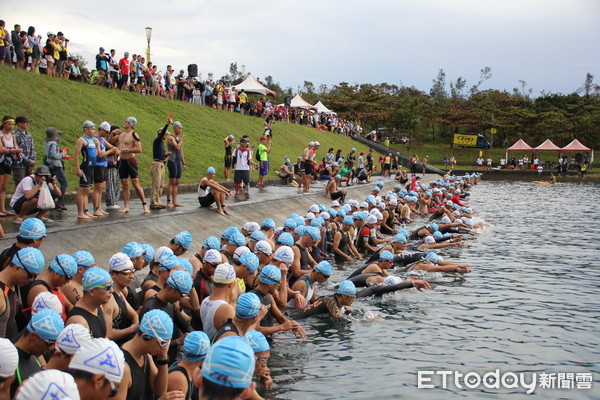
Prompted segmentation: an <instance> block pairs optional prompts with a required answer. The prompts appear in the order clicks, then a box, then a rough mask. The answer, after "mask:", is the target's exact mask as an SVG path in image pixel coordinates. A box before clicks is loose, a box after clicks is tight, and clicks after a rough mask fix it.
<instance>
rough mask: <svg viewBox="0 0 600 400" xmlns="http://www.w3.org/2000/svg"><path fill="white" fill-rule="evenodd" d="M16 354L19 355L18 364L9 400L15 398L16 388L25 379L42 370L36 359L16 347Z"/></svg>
mask: <svg viewBox="0 0 600 400" xmlns="http://www.w3.org/2000/svg"><path fill="white" fill-rule="evenodd" d="M17 352H18V353H19V364H17V370H16V371H15V374H16V376H15V380H14V381H13V383H12V385H11V386H10V398H11V399H12V398H13V397H14V396H15V393H16V391H17V388H18V387H19V385H20V384H21V383H23V381H24V380H25V379H27V378H29V377H30V376H32V375H34V374H35V373H37V372H40V371H41V370H42V364H41V363H40V361H39V360H38V358H37V357H35V356H32V355H31V354H27V353H25V352H24V351H23V350H21V349H20V348H18V347H17Z"/></svg>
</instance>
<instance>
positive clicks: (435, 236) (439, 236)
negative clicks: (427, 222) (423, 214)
mask: <svg viewBox="0 0 600 400" xmlns="http://www.w3.org/2000/svg"><path fill="white" fill-rule="evenodd" d="M442 237H444V235H442V232H440V231H435V232H433V238H434V239H441V238H442Z"/></svg>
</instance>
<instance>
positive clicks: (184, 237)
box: [173, 231, 192, 249]
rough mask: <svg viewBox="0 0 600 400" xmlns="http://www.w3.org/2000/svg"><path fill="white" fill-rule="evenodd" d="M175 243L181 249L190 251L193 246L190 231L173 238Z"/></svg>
mask: <svg viewBox="0 0 600 400" xmlns="http://www.w3.org/2000/svg"><path fill="white" fill-rule="evenodd" d="M173 241H174V242H175V243H178V244H179V245H180V246H181V247H183V248H186V249H189V248H190V246H191V245H192V234H191V233H189V232H188V231H181V232H179V233H178V234H177V235H175V237H174V238H173Z"/></svg>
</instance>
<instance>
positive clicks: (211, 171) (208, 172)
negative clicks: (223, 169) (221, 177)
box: [206, 167, 217, 175]
mask: <svg viewBox="0 0 600 400" xmlns="http://www.w3.org/2000/svg"><path fill="white" fill-rule="evenodd" d="M216 173H217V170H216V169H215V167H208V168H207V169H206V174H207V175H208V174H216Z"/></svg>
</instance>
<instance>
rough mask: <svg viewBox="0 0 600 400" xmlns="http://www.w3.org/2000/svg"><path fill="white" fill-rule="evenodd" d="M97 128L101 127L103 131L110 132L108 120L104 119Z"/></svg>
mask: <svg viewBox="0 0 600 400" xmlns="http://www.w3.org/2000/svg"><path fill="white" fill-rule="evenodd" d="M99 129H102V130H103V131H105V132H110V124H109V123H108V122H106V121H104V122H102V123H101V124H100V128H99Z"/></svg>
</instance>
